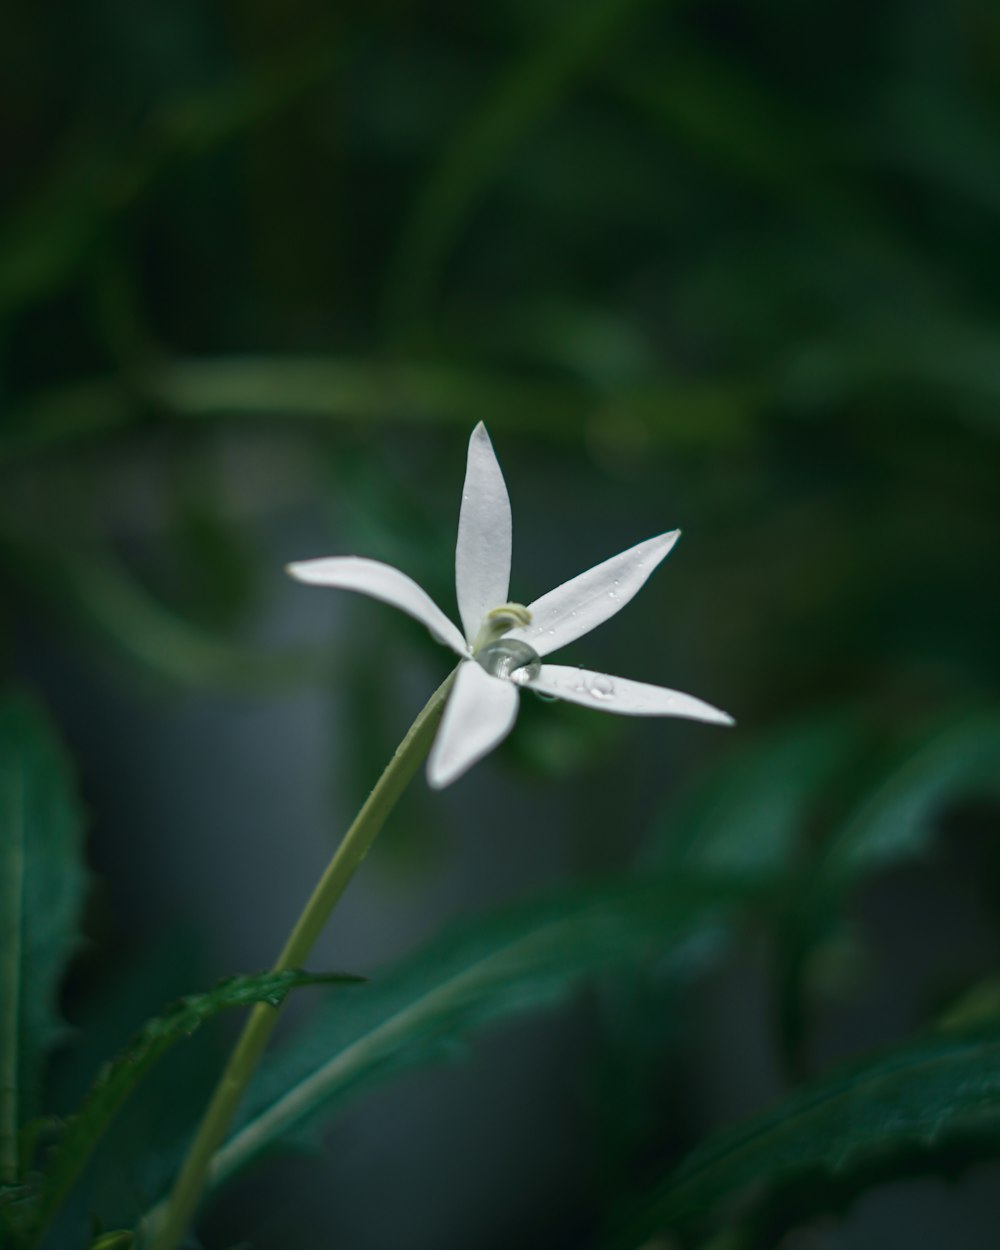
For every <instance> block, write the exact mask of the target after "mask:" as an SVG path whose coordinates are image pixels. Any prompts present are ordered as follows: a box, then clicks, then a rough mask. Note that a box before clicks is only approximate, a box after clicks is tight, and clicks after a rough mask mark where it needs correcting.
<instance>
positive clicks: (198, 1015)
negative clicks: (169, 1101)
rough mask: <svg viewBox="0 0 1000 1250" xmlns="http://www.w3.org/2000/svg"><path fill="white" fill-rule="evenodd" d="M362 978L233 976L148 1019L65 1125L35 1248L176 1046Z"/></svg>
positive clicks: (49, 1170) (52, 1160)
mask: <svg viewBox="0 0 1000 1250" xmlns="http://www.w3.org/2000/svg"><path fill="white" fill-rule="evenodd" d="M357 979H358V978H356V977H349V976H344V975H340V974H336V973H327V974H316V973H307V972H299V971H295V970H292V971H286V972H264V973H258V974H256V975H250V976H234V977H229V978H227V979H226V980H225V981H222V982H220V984H219V985H217V986H216V987H215V988H214V989H213V990H210V991H209V992H208V993H205V994H192V995H190V996H188V997H187V998H182V999H181V1000H180V1002H177V1003H175V1004H174V1005H173V1006H172V1007H169V1008H168V1009H167V1010H166V1011H165V1012H164V1013H163V1014H162V1015H160V1016H158V1017H157V1018H156V1019H154V1020H150V1021H148V1022H147V1023H146V1024H145V1025H144V1026H143V1028H142V1029H141V1030H140V1032H139V1033H138V1034H137V1035H136V1036H135V1037H134V1038H133V1040H132V1041H131V1042H130V1043H129V1045H128V1046H127V1047H126V1048H125V1050H123V1051H122V1053H121V1054H119V1055H117V1056H116V1057H115V1058H114V1059H113V1060H111V1061H110V1062H109V1063H108V1064H107V1065H106V1066H105V1067H104V1068H103V1069H102V1070H101V1072H100V1073H99V1074H98V1076H97V1079H96V1080H95V1081H94V1084H93V1085H92V1086H91V1088H90V1092H89V1093H88V1095H87V1097H86V1099H85V1100H84V1103H83V1105H82V1106H81V1108H80V1110H79V1111H78V1112H77V1113H76V1114H75V1115H72V1116H70V1118H69V1119H68V1120H67V1121H66V1123H65V1125H64V1127H63V1130H62V1135H61V1136H60V1138H59V1141H58V1143H57V1145H56V1146H55V1148H54V1150H53V1151H52V1152H51V1155H50V1157H49V1158H48V1159H47V1160H46V1161H45V1168H44V1172H43V1174H42V1178H41V1192H40V1194H39V1208H38V1216H37V1223H36V1224H35V1226H34V1227H33V1228H32V1240H31V1244H32V1245H34V1244H36V1243H37V1241H38V1239H39V1238H40V1237H41V1236H42V1235H43V1234H44V1232H45V1230H46V1228H47V1227H48V1224H49V1221H50V1220H51V1218H52V1216H53V1215H54V1214H55V1212H56V1210H57V1209H58V1208H59V1206H60V1205H61V1204H62V1202H63V1201H64V1199H65V1197H66V1194H67V1192H68V1191H69V1189H70V1187H71V1186H72V1185H73V1183H74V1181H75V1180H76V1178H77V1176H79V1174H80V1172H81V1170H82V1169H83V1167H84V1165H85V1164H86V1162H87V1160H88V1159H89V1158H90V1155H91V1153H92V1152H93V1150H94V1148H95V1147H96V1145H97V1143H98V1141H99V1140H100V1139H101V1137H102V1136H103V1135H104V1133H105V1132H106V1130H107V1128H108V1125H109V1124H110V1123H111V1121H112V1119H113V1118H114V1116H115V1115H116V1113H117V1111H118V1109H119V1107H120V1106H121V1104H122V1103H123V1102H124V1101H125V1099H126V1098H128V1097H129V1095H130V1094H131V1093H132V1092H133V1090H134V1089H135V1087H136V1086H137V1085H138V1084H139V1082H140V1081H142V1080H143V1079H144V1078H145V1077H146V1075H147V1073H148V1072H149V1070H150V1069H151V1068H152V1067H153V1066H154V1064H156V1062H157V1060H159V1059H160V1058H161V1056H162V1055H163V1054H164V1053H165V1052H166V1051H167V1050H169V1049H170V1047H171V1046H173V1045H174V1044H175V1043H176V1042H179V1041H183V1040H184V1039H185V1038H188V1037H190V1036H191V1035H192V1034H193V1033H194V1032H195V1031H196V1030H197V1029H199V1028H200V1027H201V1025H203V1024H204V1023H206V1021H208V1020H211V1019H212V1018H213V1017H214V1016H216V1015H218V1014H219V1013H220V1012H222V1011H228V1010H230V1009H231V1008H234V1007H251V1006H253V1005H254V1004H256V1003H269V1004H270V1005H271V1006H272V1007H279V1006H280V1005H281V1004H282V1002H284V1000H285V998H286V997H287V995H288V994H289V993H290V992H291V991H292V990H293V989H298V988H299V987H300V986H304V985H328V984H335V983H336V984H342V983H346V982H351V981H356V980H357Z"/></svg>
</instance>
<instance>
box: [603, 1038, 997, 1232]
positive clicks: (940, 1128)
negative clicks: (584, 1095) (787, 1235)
mask: <svg viewBox="0 0 1000 1250" xmlns="http://www.w3.org/2000/svg"><path fill="white" fill-rule="evenodd" d="M998 1152H1000V1020H997V1019H996V1018H994V1019H993V1021H992V1022H991V1023H990V1025H989V1026H988V1027H982V1026H981V1027H980V1028H978V1029H977V1030H975V1031H971V1032H968V1033H965V1034H961V1033H953V1032H947V1033H938V1034H934V1035H930V1036H925V1037H922V1038H920V1039H919V1040H917V1041H911V1042H908V1043H907V1044H906V1045H903V1046H897V1047H894V1048H892V1049H891V1050H886V1051H884V1052H883V1053H881V1054H880V1055H878V1056H876V1057H875V1058H868V1059H866V1060H864V1061H863V1062H862V1063H858V1064H854V1065H852V1066H850V1067H848V1068H846V1069H842V1070H841V1071H839V1072H837V1073H835V1074H833V1075H831V1076H827V1077H825V1078H824V1079H822V1080H820V1081H815V1082H813V1083H811V1084H809V1085H807V1086H805V1087H804V1088H802V1089H800V1090H798V1091H797V1092H795V1093H793V1094H792V1095H790V1096H789V1097H788V1098H787V1099H785V1100H784V1101H783V1102H781V1103H779V1104H778V1105H777V1106H776V1107H774V1108H773V1109H772V1110H770V1111H768V1112H766V1113H764V1114H763V1115H760V1116H757V1117H755V1118H754V1119H752V1120H749V1121H748V1122H746V1123H745V1124H742V1125H740V1126H738V1127H736V1128H733V1129H726V1130H724V1131H723V1132H721V1133H719V1134H717V1135H716V1136H715V1137H713V1138H711V1139H709V1141H708V1142H706V1143H705V1144H704V1145H703V1146H701V1147H699V1148H698V1149H697V1150H696V1151H695V1152H694V1153H693V1154H691V1155H690V1156H689V1157H688V1158H687V1159H686V1160H684V1162H682V1163H681V1165H680V1166H679V1167H678V1168H676V1169H675V1171H674V1172H673V1173H671V1175H670V1176H668V1177H667V1179H666V1181H665V1182H664V1183H663V1185H662V1186H660V1187H659V1188H658V1189H657V1190H655V1191H654V1192H653V1193H652V1194H651V1195H650V1196H649V1197H648V1198H647V1199H644V1200H643V1201H642V1203H641V1204H640V1205H638V1206H637V1208H636V1209H635V1210H634V1212H633V1213H632V1214H631V1215H630V1216H629V1217H628V1218H627V1219H626V1220H624V1221H623V1223H622V1226H621V1228H620V1230H619V1231H618V1233H617V1234H616V1235H614V1236H613V1237H611V1238H610V1239H609V1241H608V1243H607V1244H608V1246H609V1247H612V1246H613V1247H615V1248H616V1250H632V1248H633V1247H637V1246H639V1245H642V1244H644V1243H645V1242H646V1240H647V1239H648V1238H649V1237H651V1236H652V1235H653V1234H654V1233H655V1232H657V1231H660V1230H664V1231H666V1230H669V1231H670V1232H673V1233H679V1232H690V1231H692V1230H695V1229H697V1230H699V1231H702V1232H703V1231H704V1229H705V1226H706V1225H708V1224H710V1223H712V1222H713V1217H716V1216H717V1215H718V1214H719V1213H720V1211H721V1209H722V1208H723V1207H724V1208H725V1212H726V1218H727V1221H732V1220H733V1219H734V1216H735V1215H736V1214H737V1212H738V1213H739V1214H741V1215H742V1216H743V1217H744V1218H746V1217H748V1216H750V1217H752V1219H756V1220H758V1221H760V1222H761V1223H762V1225H763V1226H764V1227H765V1230H766V1231H764V1232H763V1233H762V1234H761V1242H762V1244H764V1245H776V1244H777V1243H778V1241H779V1240H780V1239H781V1233H782V1232H783V1231H784V1226H785V1224H786V1223H787V1222H789V1221H790V1219H791V1218H794V1217H801V1218H805V1217H809V1216H814V1215H816V1214H819V1213H821V1212H824V1211H827V1210H830V1209H835V1208H837V1207H839V1206H840V1205H842V1204H843V1203H844V1202H845V1201H846V1199H847V1198H848V1197H850V1196H851V1195H852V1194H854V1193H857V1192H859V1191H861V1190H863V1189H865V1188H868V1187H870V1186H872V1185H874V1184H877V1183H878V1182H879V1181H881V1180H884V1179H886V1178H888V1177H891V1176H893V1177H894V1176H909V1175H915V1174H920V1173H924V1172H927V1171H941V1170H947V1169H948V1168H950V1167H953V1166H955V1165H956V1164H957V1163H961V1162H962V1161H968V1160H970V1159H972V1158H978V1159H981V1158H983V1157H984V1156H987V1155H996V1154H997V1153H998ZM779 1203H780V1204H781V1215H780V1218H781V1224H780V1225H778V1226H776V1227H770V1226H768V1223H767V1221H768V1216H769V1214H771V1213H773V1212H775V1211H776V1210H777V1206H778V1204H779ZM737 1242H738V1244H740V1245H744V1246H746V1245H751V1244H757V1242H756V1240H752V1239H750V1238H747V1239H746V1240H744V1239H742V1238H737Z"/></svg>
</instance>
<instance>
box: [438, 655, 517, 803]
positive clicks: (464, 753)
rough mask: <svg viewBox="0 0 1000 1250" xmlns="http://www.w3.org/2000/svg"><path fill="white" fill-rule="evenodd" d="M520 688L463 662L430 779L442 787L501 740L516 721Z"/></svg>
mask: <svg viewBox="0 0 1000 1250" xmlns="http://www.w3.org/2000/svg"><path fill="white" fill-rule="evenodd" d="M519 693H520V692H519V690H518V688H517V686H515V685H514V683H513V682H511V681H507V680H505V679H502V678H500V677H491V676H490V674H489V673H487V672H486V670H485V669H484V668H482V667H480V665H479V664H478V663H477V662H476V661H475V660H467V661H466V662H465V663H464V664H460V665H459V668H458V674H457V676H456V677H455V685H454V687H453V689H452V692H451V694H450V696H449V697H448V704H447V706H446V707H445V709H444V717H443V719H442V721H441V728H440V729H439V730H438V734H437V737H436V738H435V739H434V745H433V747H432V748H431V754H430V758H429V759H428V761H427V780H428V781H429V782H430V784H431V785H432V786H433V787H434V789H435V790H440V789H442V788H443V787H444V786H448V785H451V783H452V782H453V781H454V780H455V779H456V778H458V777H460V776H461V775H462V773H464V772H465V771H466V769H468V768H471V767H472V765H473V764H475V763H476V761H477V760H481V759H482V758H483V756H484V755H487V754H488V753H489V752H490V751H492V750H493V748H494V747H495V746H497V745H499V743H501V742H502V741H503V740H504V738H506V737H507V735H508V734H509V733H510V731H511V730H512V729H513V728H514V721H515V720H517V708H518V699H519Z"/></svg>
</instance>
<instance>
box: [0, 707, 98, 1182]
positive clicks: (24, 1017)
mask: <svg viewBox="0 0 1000 1250" xmlns="http://www.w3.org/2000/svg"><path fill="white" fill-rule="evenodd" d="M82 854H83V836H82V820H81V815H80V809H79V805H78V802H77V797H76V794H75V791H74V785H73V777H72V772H71V769H70V766H69V762H68V760H67V759H66V757H65V755H64V754H63V751H62V748H61V746H60V744H59V743H58V741H57V740H56V737H55V735H54V733H53V731H52V728H51V726H50V725H49V722H48V720H47V718H46V717H45V715H44V714H43V713H42V711H41V710H40V709H39V708H38V706H37V705H36V704H35V703H34V702H33V701H32V700H30V699H29V698H27V697H25V696H22V695H11V694H8V695H5V696H4V697H2V698H0V1056H2V1058H0V1184H13V1183H16V1182H17V1181H18V1179H19V1178H20V1172H21V1161H20V1159H19V1146H18V1133H19V1130H20V1128H21V1126H22V1125H23V1124H24V1123H26V1122H27V1121H28V1120H29V1119H30V1118H31V1117H32V1116H34V1115H35V1114H36V1112H37V1109H38V1103H39V1089H40V1085H41V1077H42V1067H43V1063H44V1061H45V1058H46V1055H47V1054H48V1051H49V1050H50V1049H51V1047H52V1046H53V1044H54V1043H55V1042H56V1041H57V1040H58V1039H59V1036H60V1033H61V1025H60V1021H59V1016H58V1012H57V997H58V992H59V985H60V982H61V980H62V977H63V974H64V972H65V970H66V965H67V964H68V962H69V960H70V958H71V957H72V955H73V952H74V950H75V948H76V945H77V941H78V936H79V935H78V928H77V926H78V923H79V919H80V911H81V906H82V902H83V893H84V881H85V877H84V869H83V864H82Z"/></svg>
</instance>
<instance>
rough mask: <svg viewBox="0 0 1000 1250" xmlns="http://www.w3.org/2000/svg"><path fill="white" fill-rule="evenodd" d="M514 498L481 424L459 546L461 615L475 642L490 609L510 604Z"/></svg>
mask: <svg viewBox="0 0 1000 1250" xmlns="http://www.w3.org/2000/svg"><path fill="white" fill-rule="evenodd" d="M510 548H511V519H510V499H509V498H508V495H507V487H506V486H505V484H504V480H503V474H502V473H501V472H500V465H499V464H498V463H497V458H496V456H495V454H494V452H493V444H492V443H491V442H490V436H489V435H488V434H487V433H486V427H485V426H484V425H483V423H482V421H480V423H479V424H478V425H477V426H476V428H475V429H474V430H473V431H472V437H471V438H470V439H469V458H468V462H467V464H466V468H465V485H464V486H463V487H462V510H461V512H460V514H459V518H458V543H457V545H456V547H455V592H456V594H457V596H458V612H459V615H460V616H461V618H462V625H463V626H464V628H465V636H466V637H467V638H468V639H469V640H470V641H471V640H472V639H473V638H475V636H476V632H477V630H478V629H479V623H480V621H481V620H482V619H483V617H484V616H485V615H486V613H487V612H488V611H489V610H490V608H495V607H498V606H499V605H500V604H501V603H506V602H507V591H508V588H509V586H510Z"/></svg>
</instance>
